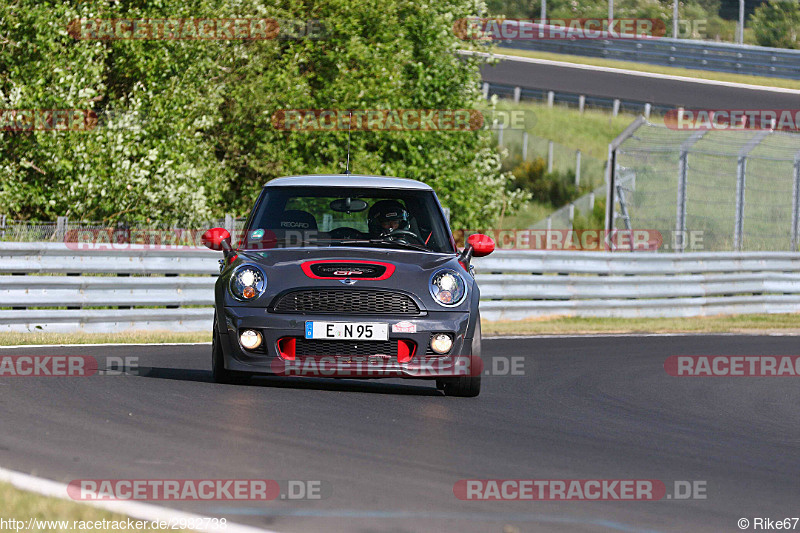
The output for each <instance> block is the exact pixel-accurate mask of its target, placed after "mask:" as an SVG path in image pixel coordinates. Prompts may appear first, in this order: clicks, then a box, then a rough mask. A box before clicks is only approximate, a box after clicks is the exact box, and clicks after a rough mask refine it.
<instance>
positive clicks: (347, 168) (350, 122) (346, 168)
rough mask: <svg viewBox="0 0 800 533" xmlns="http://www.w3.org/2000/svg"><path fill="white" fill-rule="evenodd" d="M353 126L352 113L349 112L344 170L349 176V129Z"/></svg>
mask: <svg viewBox="0 0 800 533" xmlns="http://www.w3.org/2000/svg"><path fill="white" fill-rule="evenodd" d="M352 124H353V111H350V120H348V121H347V166H346V167H345V169H344V173H345V175H347V174H350V128H351V127H352Z"/></svg>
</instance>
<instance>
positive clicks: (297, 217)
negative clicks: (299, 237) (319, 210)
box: [278, 209, 317, 231]
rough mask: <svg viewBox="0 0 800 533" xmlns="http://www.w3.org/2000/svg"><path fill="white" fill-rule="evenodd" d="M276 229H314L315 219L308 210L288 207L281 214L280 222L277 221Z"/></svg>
mask: <svg viewBox="0 0 800 533" xmlns="http://www.w3.org/2000/svg"><path fill="white" fill-rule="evenodd" d="M278 229H282V230H301V231H316V230H317V219H316V218H314V215H312V214H311V213H309V212H308V211H301V210H299V209H289V210H287V211H284V212H283V214H281V218H280V222H278Z"/></svg>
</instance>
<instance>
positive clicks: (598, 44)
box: [497, 24, 800, 80]
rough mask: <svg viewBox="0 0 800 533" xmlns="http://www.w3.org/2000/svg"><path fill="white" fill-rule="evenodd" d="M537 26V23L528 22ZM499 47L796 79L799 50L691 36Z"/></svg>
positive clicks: (799, 73) (513, 43) (535, 42)
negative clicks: (700, 38) (695, 38)
mask: <svg viewBox="0 0 800 533" xmlns="http://www.w3.org/2000/svg"><path fill="white" fill-rule="evenodd" d="M529 25H530V24H529ZM532 26H533V27H535V28H538V26H539V25H538V24H533V25H532ZM497 44H498V45H499V46H500V47H503V48H516V49H523V50H538V51H542V52H556V53H561V54H572V55H581V56H587V57H602V58H606V59H617V60H621V61H635V62H639V63H650V64H653V65H666V66H671V67H680V68H689V69H695V70H711V71H716V72H731V73H736V74H749V75H757V76H771V77H776V78H788V79H794V80H796V79H800V69H798V68H797V65H798V64H800V50H789V49H785V48H769V47H765V46H751V45H740V44H731V43H717V42H712V41H697V40H692V39H672V38H666V37H662V38H657V39H590V40H581V39H566V38H565V39H559V40H540V39H532V40H514V41H497Z"/></svg>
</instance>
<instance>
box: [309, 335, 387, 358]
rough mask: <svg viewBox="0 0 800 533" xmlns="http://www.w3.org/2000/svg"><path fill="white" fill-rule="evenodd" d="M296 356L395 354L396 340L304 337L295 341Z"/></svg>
mask: <svg viewBox="0 0 800 533" xmlns="http://www.w3.org/2000/svg"><path fill="white" fill-rule="evenodd" d="M295 355H296V356H301V357H302V356H314V355H316V356H326V355H329V356H334V355H389V356H392V357H396V356H397V341H396V340H389V341H338V340H324V339H304V338H302V337H299V338H297V339H296V341H295Z"/></svg>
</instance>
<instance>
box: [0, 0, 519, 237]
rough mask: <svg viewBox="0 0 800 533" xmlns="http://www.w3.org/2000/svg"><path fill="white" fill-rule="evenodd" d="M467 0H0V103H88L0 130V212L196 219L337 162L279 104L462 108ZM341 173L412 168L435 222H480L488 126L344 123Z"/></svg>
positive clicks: (491, 180)
mask: <svg viewBox="0 0 800 533" xmlns="http://www.w3.org/2000/svg"><path fill="white" fill-rule="evenodd" d="M479 9H480V6H478V5H477V4H474V3H473V2H471V1H469V0H443V1H432V0H431V1H422V2H412V1H410V0H364V1H362V2H352V1H351V0H318V1H311V0H306V1H301V0H285V1H282V2H279V3H277V4H275V3H272V2H269V3H268V2H262V1H255V2H252V1H248V2H244V1H243V0H188V1H184V0H120V1H119V2H114V3H104V2H86V1H83V0H72V1H69V2H58V1H55V0H9V1H7V2H5V3H3V5H2V6H0V107H1V108H5V109H36V108H39V109H47V108H58V109H64V108H76V109H93V110H94V111H96V112H97V113H98V115H99V116H100V119H101V120H100V124H99V125H98V127H97V128H95V129H94V130H93V131H89V132H52V131H34V132H23V133H21V132H10V131H0V173H2V174H1V176H2V177H0V212H3V213H6V214H9V215H11V216H13V217H15V218H28V219H52V218H54V217H55V216H57V215H62V214H68V215H70V216H72V217H73V218H82V219H104V220H107V221H115V220H117V219H128V220H146V219H148V218H150V219H160V220H170V219H171V220H183V221H201V220H203V219H206V218H208V217H211V216H219V215H220V214H222V213H224V212H235V213H237V214H239V215H242V214H244V213H245V212H246V211H247V210H248V209H249V208H250V206H251V205H252V202H253V199H254V196H255V195H256V194H257V193H258V191H259V190H260V187H261V185H263V183H265V182H267V181H269V180H270V179H273V178H275V177H278V176H281V175H286V174H300V173H339V172H342V171H343V169H344V161H345V150H346V133H344V132H324V133H322V132H309V133H302V132H286V131H278V130H276V129H275V128H274V127H273V126H272V123H271V120H270V119H271V116H272V115H273V113H275V112H276V111H279V110H285V109H398V108H400V109H416V108H421V109H464V108H474V107H476V106H477V105H478V103H479V102H480V99H481V95H480V91H479V90H478V84H479V81H480V77H479V72H478V67H479V65H480V63H481V61H482V60H480V59H478V58H473V57H464V56H462V55H460V54H458V53H457V51H458V50H459V49H463V48H470V47H477V46H478V45H477V44H475V43H472V42H465V41H461V40H459V39H458V38H457V36H456V35H455V33H454V31H453V24H454V22H455V21H456V20H457V19H459V18H462V17H468V16H475V15H480V14H482V13H481V12H480V11H479ZM180 17H193V18H198V17H225V18H232V17H262V18H263V17H272V18H276V19H278V20H309V19H318V20H321V21H322V23H323V24H324V26H325V28H326V30H327V33H326V34H325V37H326V38H324V39H318V40H314V39H275V40H268V41H243V40H238V41H237V40H230V41H192V40H189V41H165V40H160V41H140V40H119V41H97V40H76V39H74V38H73V37H72V36H71V35H70V34H69V33H68V31H67V25H68V24H69V22H70V21H72V20H74V19H76V18H180ZM351 161H352V170H353V171H354V172H360V173H374V174H387V175H395V176H400V177H409V178H415V179H420V180H422V181H425V182H427V183H429V184H431V185H432V186H433V187H434V188H436V189H437V192H438V193H439V195H440V198H441V199H442V202H443V203H444V204H445V205H446V206H447V207H450V208H451V212H452V214H453V224H454V225H463V226H465V227H478V226H481V225H489V224H491V223H492V221H493V219H494V218H496V217H497V216H498V215H499V213H500V212H501V210H503V209H506V213H508V212H513V210H514V208H515V206H518V205H519V204H520V203H521V202H522V201H524V199H525V198H526V194H524V193H522V192H520V191H514V190H512V189H511V188H510V187H509V184H510V180H511V175H510V174H509V173H507V172H502V170H501V166H500V160H499V156H498V154H497V152H496V150H494V149H493V147H492V145H491V135H490V132H488V131H482V130H481V131H472V132H459V133H455V132H452V133H448V132H414V131H405V132H377V131H373V132H354V133H353V136H352V156H351Z"/></svg>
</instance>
